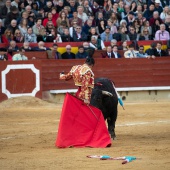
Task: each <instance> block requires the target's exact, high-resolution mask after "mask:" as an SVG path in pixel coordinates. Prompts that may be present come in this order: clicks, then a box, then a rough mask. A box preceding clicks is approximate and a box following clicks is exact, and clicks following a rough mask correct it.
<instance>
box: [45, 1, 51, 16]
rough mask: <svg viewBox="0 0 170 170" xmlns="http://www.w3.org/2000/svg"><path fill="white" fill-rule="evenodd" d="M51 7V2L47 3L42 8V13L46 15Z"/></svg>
mask: <svg viewBox="0 0 170 170" xmlns="http://www.w3.org/2000/svg"><path fill="white" fill-rule="evenodd" d="M52 7H53V4H52V2H51V1H47V2H46V5H45V6H44V12H45V15H48V12H51V8H52Z"/></svg>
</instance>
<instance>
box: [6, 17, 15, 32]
mask: <svg viewBox="0 0 170 170" xmlns="http://www.w3.org/2000/svg"><path fill="white" fill-rule="evenodd" d="M7 28H9V29H10V30H11V31H12V34H13V35H14V33H15V30H16V29H18V26H17V20H15V19H13V20H12V21H11V23H10V25H8V27H7Z"/></svg>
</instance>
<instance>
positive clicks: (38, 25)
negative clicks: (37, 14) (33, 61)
mask: <svg viewBox="0 0 170 170" xmlns="http://www.w3.org/2000/svg"><path fill="white" fill-rule="evenodd" d="M42 28H45V27H44V26H43V25H42V19H41V18H37V19H36V21H35V24H34V26H33V27H32V30H33V33H34V34H35V35H36V36H38V35H39V34H40V30H41V29H42Z"/></svg>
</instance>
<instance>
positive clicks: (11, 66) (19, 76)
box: [0, 57, 170, 101]
mask: <svg viewBox="0 0 170 170" xmlns="http://www.w3.org/2000/svg"><path fill="white" fill-rule="evenodd" d="M95 61H96V64H95V66H94V68H93V70H94V74H95V77H107V78H109V79H111V80H113V81H114V82H115V84H116V87H119V88H121V87H153V86H170V57H161V58H156V59H144V58H141V59H140V58H137V59H125V58H122V59H99V58H97V59H95ZM83 63H84V60H80V59H79V60H78V59H74V60H48V59H47V60H30V61H13V62H9V61H6V62H0V72H1V76H0V82H1V83H0V101H2V100H5V99H7V98H8V97H11V96H13V95H14V96H17V95H25V94H27V93H30V94H32V95H33V94H35V96H36V97H39V98H41V95H42V91H48V90H61V89H75V88H76V87H75V86H74V83H73V81H63V80H59V73H60V72H61V71H65V73H67V72H68V71H69V70H70V69H71V67H72V66H73V65H76V64H83ZM18 67H19V68H18ZM28 67H30V68H28ZM34 67H35V68H34ZM38 71H39V74H38ZM38 76H39V77H38ZM37 79H38V81H39V85H37ZM38 86H39V88H38ZM4 93H5V94H4Z"/></svg>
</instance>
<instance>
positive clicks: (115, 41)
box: [110, 39, 117, 48]
mask: <svg viewBox="0 0 170 170" xmlns="http://www.w3.org/2000/svg"><path fill="white" fill-rule="evenodd" d="M110 45H111V47H112V48H113V46H114V45H117V40H116V39H112V40H111V41H110Z"/></svg>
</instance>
